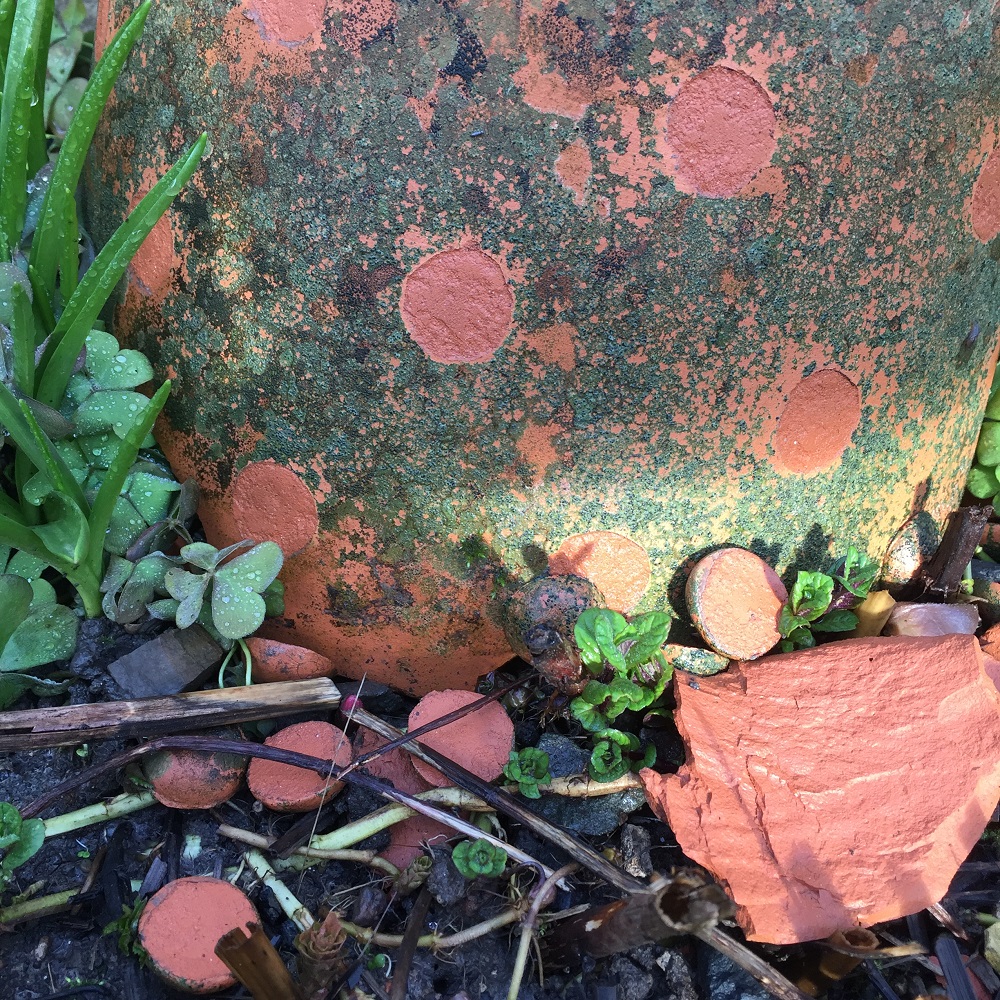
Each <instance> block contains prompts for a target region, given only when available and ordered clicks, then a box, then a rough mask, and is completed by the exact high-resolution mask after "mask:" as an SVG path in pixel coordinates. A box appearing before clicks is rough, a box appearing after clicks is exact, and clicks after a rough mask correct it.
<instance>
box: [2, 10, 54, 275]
mask: <svg viewBox="0 0 1000 1000" xmlns="http://www.w3.org/2000/svg"><path fill="white" fill-rule="evenodd" d="M51 3H52V0H17V3H16V4H15V7H14V17H13V24H12V27H11V34H10V42H9V45H8V50H7V65H6V67H5V70H4V80H3V95H2V97H0V259H2V260H7V261H9V260H11V258H12V257H13V254H14V250H15V249H16V248H17V246H18V244H19V243H20V242H21V230H22V229H23V228H24V215H25V209H26V208H27V205H28V188H27V185H28V158H29V147H30V146H31V138H32V136H31V131H32V120H33V118H34V115H33V114H32V107H31V102H32V98H35V100H36V103H41V94H38V95H36V94H35V76H36V73H35V70H36V68H37V66H38V60H39V57H40V54H41V51H42V35H43V33H44V32H46V31H48V29H49V26H50V25H51V23H52V18H51ZM46 10H48V11H49V12H50V16H49V19H48V21H47V22H46V20H45V12H46ZM42 141H43V142H44V141H45V135H44V129H43V134H42ZM33 172H34V171H32V173H33Z"/></svg>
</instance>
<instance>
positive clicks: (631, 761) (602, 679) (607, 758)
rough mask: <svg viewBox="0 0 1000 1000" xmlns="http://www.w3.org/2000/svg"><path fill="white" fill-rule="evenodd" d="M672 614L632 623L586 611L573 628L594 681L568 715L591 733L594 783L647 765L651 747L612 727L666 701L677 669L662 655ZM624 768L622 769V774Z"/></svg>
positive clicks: (601, 611)
mask: <svg viewBox="0 0 1000 1000" xmlns="http://www.w3.org/2000/svg"><path fill="white" fill-rule="evenodd" d="M669 629H670V615H668V614H666V613H664V612H660V611H650V612H647V613H645V614H642V615H637V616H636V617H635V618H633V619H632V621H629V620H628V619H626V618H625V616H624V615H621V614H619V613H618V612H617V611H610V610H608V609H607V608H588V609H587V610H586V611H584V612H583V613H582V614H581V615H580V617H579V618H578V619H577V622H576V626H575V629H574V637H575V639H576V644H577V646H578V648H579V650H580V659H581V661H582V663H583V666H584V669H585V670H586V672H587V673H588V674H590V675H591V679H590V680H588V681H587V683H586V684H585V685H584V688H583V690H582V691H581V692H580V694H579V695H578V696H577V697H575V698H574V699H573V700H572V701H571V702H570V711H571V712H572V713H573V715H574V717H575V718H576V719H577V721H578V722H579V723H580V725H581V726H583V728H584V729H586V730H588V731H589V732H591V733H592V734H593V741H594V742H593V747H592V751H591V759H590V765H589V770H590V774H591V777H592V778H594V780H596V781H614V780H616V779H617V778H620V777H621V776H622V774H624V773H625V772H626V771H629V770H631V769H633V768H634V769H638V768H640V767H647V766H649V765H650V764H651V763H652V762H653V760H654V759H655V750H654V748H653V747H651V746H650V747H648V748H645V749H643V748H642V747H641V746H640V742H639V738H638V737H637V736H635V735H634V734H632V733H629V732H623V731H621V730H619V729H616V728H614V727H613V726H612V725H611V723H612V722H614V721H615V720H616V719H618V718H619V717H621V716H624V715H625V714H626V713H633V720H632V721H635V722H637V721H638V719H637V715H638V713H640V712H644V711H646V710H648V709H650V708H654V707H655V706H656V705H657V703H658V702H659V701H660V699H661V698H662V696H663V692H664V690H665V688H666V685H667V682H668V681H669V680H670V678H671V676H672V675H673V667H672V666H671V664H670V663H669V662H668V661H667V659H666V657H664V655H663V653H662V652H661V650H662V647H663V645H664V643H665V642H666V639H667V633H668V631H669ZM622 768H624V770H622Z"/></svg>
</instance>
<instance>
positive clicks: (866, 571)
mask: <svg viewBox="0 0 1000 1000" xmlns="http://www.w3.org/2000/svg"><path fill="white" fill-rule="evenodd" d="M878 571H879V566H878V563H876V562H873V561H872V560H871V559H869V558H868V557H867V556H866V555H865V554H864V553H862V552H859V551H858V549H856V548H855V547H854V546H853V545H852V546H850V548H849V549H848V550H847V555H846V556H843V557H842V558H840V559H837V560H836V561H835V562H834V563H833V565H832V566H831V567H830V569H829V571H828V572H826V573H812V572H807V571H804V570H800V571H799V574H798V576H797V577H796V578H795V583H794V585H793V586H792V590H791V592H790V593H789V595H788V600H787V601H786V602H785V604H784V606H783V607H782V609H781V615H780V617H779V619H778V631H779V632H780V633H781V636H782V639H781V644H780V648H781V650H782V652H785V653H787V652H790V651H791V650H793V649H808V648H810V647H812V646H815V645H816V637H815V635H814V633H816V632H820V633H823V632H850V631H851V630H852V629H854V628H855V627H856V626H857V624H858V616H857V615H856V614H854V611H853V609H854V608H856V607H857V606H858V605H859V604H861V602H862V601H863V600H864V599H865V598H866V597H867V596H868V592H869V591H870V590H871V588H872V586H873V585H874V583H875V579H876V578H877V576H878Z"/></svg>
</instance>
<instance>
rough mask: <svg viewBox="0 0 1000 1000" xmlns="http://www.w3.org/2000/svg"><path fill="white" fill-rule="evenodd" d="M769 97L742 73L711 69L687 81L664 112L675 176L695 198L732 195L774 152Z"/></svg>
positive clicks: (750, 78)
mask: <svg viewBox="0 0 1000 1000" xmlns="http://www.w3.org/2000/svg"><path fill="white" fill-rule="evenodd" d="M774 132H775V117H774V109H773V108H772V107H771V99H770V98H769V97H768V96H767V94H766V93H765V91H764V89H763V88H762V87H761V86H760V85H759V84H758V83H757V82H756V81H755V80H754V79H753V78H752V77H750V76H748V75H747V74H746V73H742V72H740V71H739V70H735V69H729V68H728V67H726V66H713V67H711V68H710V69H707V70H705V71H704V72H703V73H699V74H698V75H697V76H695V77H692V78H691V79H690V80H688V81H687V82H686V83H685V84H684V85H683V86H682V87H681V89H680V91H679V92H678V94H677V96H676V97H675V98H674V101H673V103H672V104H671V106H670V110H669V112H668V114H667V140H668V142H669V143H670V146H671V147H672V149H673V152H674V157H675V160H676V164H677V173H678V175H679V176H680V177H681V179H682V180H684V181H686V182H687V183H688V184H690V185H691V186H692V187H694V189H695V191H697V193H698V194H701V195H705V196H707V197H709V198H725V197H728V196H729V195H734V194H736V192H737V191H739V190H740V188H741V187H743V185H744V184H746V183H747V182H748V181H749V180H750V179H751V178H752V177H753V176H754V174H756V173H757V171H758V170H760V169H761V168H762V167H765V166H767V164H768V163H769V162H770V160H771V157H772V156H773V155H774V150H775V139H774Z"/></svg>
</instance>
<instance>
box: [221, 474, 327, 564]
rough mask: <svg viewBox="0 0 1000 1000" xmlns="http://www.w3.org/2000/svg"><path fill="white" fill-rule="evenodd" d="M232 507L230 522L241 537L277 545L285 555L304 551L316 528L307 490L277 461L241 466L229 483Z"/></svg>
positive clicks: (295, 476) (310, 496)
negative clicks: (272, 542) (269, 541)
mask: <svg viewBox="0 0 1000 1000" xmlns="http://www.w3.org/2000/svg"><path fill="white" fill-rule="evenodd" d="M232 504H233V520H234V521H235V522H236V527H237V528H238V529H239V531H240V533H241V534H242V535H243V536H244V537H245V538H252V539H253V540H254V541H255V542H263V541H267V540H268V539H270V540H271V541H274V542H277V543H278V545H280V546H281V551H282V552H283V553H284V554H285V555H286V556H291V555H295V553H296V552H300V551H301V550H302V549H304V548H305V547H306V546H307V545H308V544H309V542H311V541H312V539H313V537H314V536H315V534H316V529H317V528H318V527H319V514H318V513H317V511H316V501H315V500H314V499H313V495H312V493H310V492H309V487H308V486H306V484H305V483H304V482H303V481H302V480H301V479H300V478H299V477H298V476H297V475H296V474H295V473H294V472H292V470H291V469H286V468H285V467H284V466H283V465H278V464H277V462H273V461H267V462H251V463H250V464H249V465H246V466H244V467H243V468H242V469H241V470H240V473H239V475H238V476H237V477H236V481H235V482H234V483H233V493H232Z"/></svg>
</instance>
